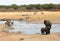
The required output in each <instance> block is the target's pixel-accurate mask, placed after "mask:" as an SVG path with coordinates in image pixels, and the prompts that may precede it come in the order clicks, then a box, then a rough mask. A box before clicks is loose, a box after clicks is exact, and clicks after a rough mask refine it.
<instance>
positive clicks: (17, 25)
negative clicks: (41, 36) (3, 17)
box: [0, 21, 60, 34]
mask: <svg viewBox="0 0 60 41" xmlns="http://www.w3.org/2000/svg"><path fill="white" fill-rule="evenodd" d="M4 22H5V21H0V24H3V23H4ZM13 22H14V24H13V28H14V29H12V30H9V32H19V31H21V32H22V33H24V34H36V33H41V31H40V30H41V28H42V27H44V26H45V25H44V24H40V23H29V22H25V21H13ZM57 32H60V24H53V25H52V29H51V33H57Z"/></svg>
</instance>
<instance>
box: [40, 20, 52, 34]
mask: <svg viewBox="0 0 60 41" xmlns="http://www.w3.org/2000/svg"><path fill="white" fill-rule="evenodd" d="M44 24H45V28H41V34H50V29H51V26H52V23H51V22H50V21H49V20H44Z"/></svg>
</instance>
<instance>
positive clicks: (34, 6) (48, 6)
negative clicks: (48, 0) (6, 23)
mask: <svg viewBox="0 0 60 41" xmlns="http://www.w3.org/2000/svg"><path fill="white" fill-rule="evenodd" d="M1 8H3V9H2V11H4V10H5V11H7V9H10V10H9V11H12V10H13V9H14V11H15V10H16V11H18V10H19V11H21V10H20V9H23V11H24V9H26V10H33V9H35V10H60V4H30V5H20V6H19V5H16V4H12V5H9V6H6V5H0V9H1ZM11 8H12V9H11ZM0 11H1V10H0Z"/></svg>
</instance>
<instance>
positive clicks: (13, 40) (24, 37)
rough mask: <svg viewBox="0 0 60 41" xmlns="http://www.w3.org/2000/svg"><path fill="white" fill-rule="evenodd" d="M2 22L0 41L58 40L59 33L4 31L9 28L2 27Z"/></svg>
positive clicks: (2, 25)
mask: <svg viewBox="0 0 60 41" xmlns="http://www.w3.org/2000/svg"><path fill="white" fill-rule="evenodd" d="M2 28H4V24H1V25H0V41H60V33H53V34H49V35H41V34H30V35H28V34H22V33H13V32H4V31H5V30H8V29H9V28H8V27H7V28H4V29H2Z"/></svg>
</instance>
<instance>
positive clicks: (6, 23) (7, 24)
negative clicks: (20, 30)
mask: <svg viewBox="0 0 60 41" xmlns="http://www.w3.org/2000/svg"><path fill="white" fill-rule="evenodd" d="M12 25H13V22H10V21H6V22H5V27H11V26H12Z"/></svg>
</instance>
